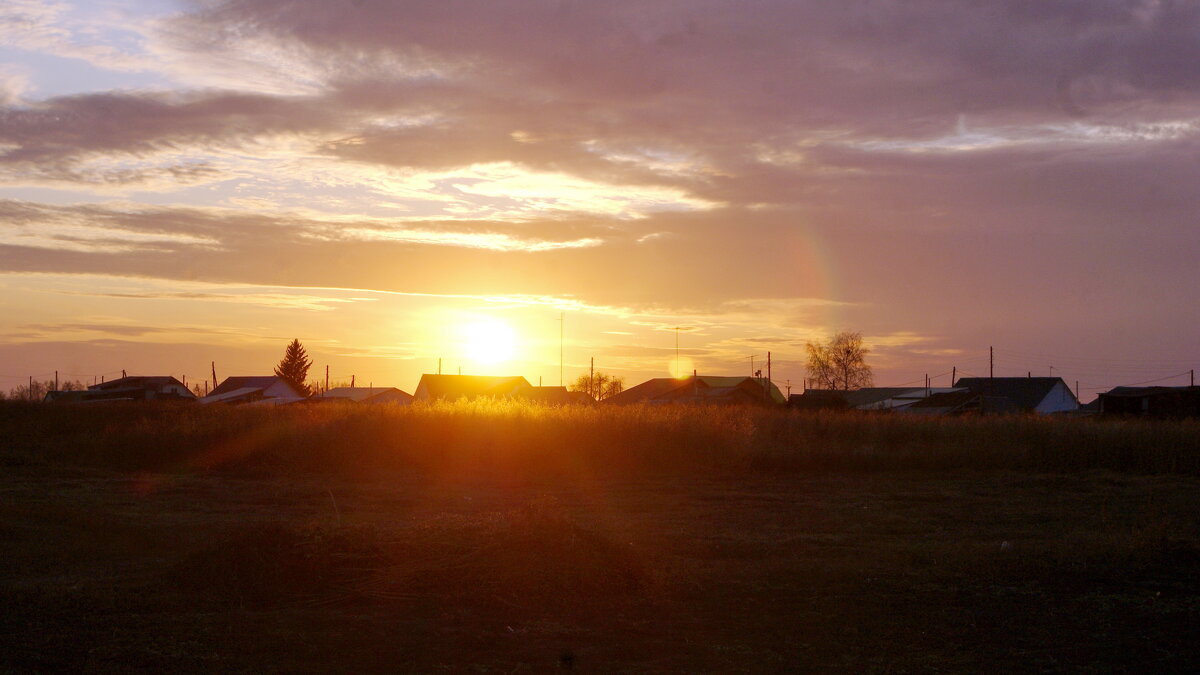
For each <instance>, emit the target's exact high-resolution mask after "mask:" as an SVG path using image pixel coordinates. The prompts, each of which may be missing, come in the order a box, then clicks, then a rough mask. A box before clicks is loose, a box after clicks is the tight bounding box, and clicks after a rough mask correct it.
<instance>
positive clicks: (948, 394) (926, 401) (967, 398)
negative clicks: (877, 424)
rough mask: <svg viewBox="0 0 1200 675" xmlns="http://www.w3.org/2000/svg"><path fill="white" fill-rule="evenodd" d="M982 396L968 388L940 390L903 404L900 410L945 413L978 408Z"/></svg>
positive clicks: (931, 413)
mask: <svg viewBox="0 0 1200 675" xmlns="http://www.w3.org/2000/svg"><path fill="white" fill-rule="evenodd" d="M981 398H982V396H981V395H980V394H978V393H976V392H973V391H971V390H970V389H961V390H958V391H942V392H937V393H934V394H930V395H929V396H927V397H925V398H923V399H921V400H919V401H917V402H915V403H913V404H912V405H908V406H905V407H904V408H902V409H901V412H906V413H918V414H924V415H947V414H952V413H958V412H964V411H966V410H968V409H972V408H973V409H975V410H978V409H979V407H980V399H981Z"/></svg>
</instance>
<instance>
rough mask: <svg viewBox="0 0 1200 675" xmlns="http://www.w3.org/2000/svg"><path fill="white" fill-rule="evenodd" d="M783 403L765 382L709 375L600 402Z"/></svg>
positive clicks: (646, 386)
mask: <svg viewBox="0 0 1200 675" xmlns="http://www.w3.org/2000/svg"><path fill="white" fill-rule="evenodd" d="M786 402H787V400H786V399H785V398H784V397H783V393H782V392H780V391H779V388H778V387H776V386H775V385H774V384H771V383H770V382H768V381H767V380H766V379H765V378H761V377H717V376H711V375H701V376H698V377H697V376H693V377H686V378H682V379H676V378H671V377H658V378H654V379H652V380H647V381H645V382H643V383H641V384H639V385H637V386H635V387H630V388H629V389H626V390H625V391H623V392H621V393H619V394H616V395H614V396H610V397H608V398H606V399H604V403H612V404H615V405H628V404H633V403H644V404H646V405H663V404H671V403H687V404H697V405H739V404H743V405H747V404H748V405H781V404H784V403H786Z"/></svg>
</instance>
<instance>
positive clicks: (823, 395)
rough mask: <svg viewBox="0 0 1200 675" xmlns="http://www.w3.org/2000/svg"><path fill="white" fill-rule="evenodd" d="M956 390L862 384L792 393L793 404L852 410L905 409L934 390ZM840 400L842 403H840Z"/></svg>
mask: <svg viewBox="0 0 1200 675" xmlns="http://www.w3.org/2000/svg"><path fill="white" fill-rule="evenodd" d="M954 391H957V390H956V389H953V388H947V387H931V388H928V389H927V388H925V387H919V388H913V387H863V388H862V389H850V390H840V389H809V390H807V391H805V392H804V393H803V394H800V395H799V396H793V397H792V398H793V399H794V402H789V404H790V405H791V406H792V407H794V408H800V409H808V410H821V409H833V408H839V407H840V408H849V409H853V410H885V411H886V410H903V409H905V408H908V407H909V406H911V405H913V404H915V403H916V402H918V401H921V400H923V399H925V398H926V397H927V396H930V395H933V394H947V393H952V392H954ZM838 401H840V403H837V402H838Z"/></svg>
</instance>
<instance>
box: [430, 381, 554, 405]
mask: <svg viewBox="0 0 1200 675" xmlns="http://www.w3.org/2000/svg"><path fill="white" fill-rule="evenodd" d="M531 389H533V386H532V385H530V384H529V381H528V380H526V379H525V378H523V377H520V376H518V375H513V376H493V375H422V376H421V381H420V382H419V383H418V384H417V390H416V391H415V392H413V399H414V400H417V401H457V400H459V399H463V398H465V399H467V400H474V399H477V398H527V397H528V396H529V393H530V390H531Z"/></svg>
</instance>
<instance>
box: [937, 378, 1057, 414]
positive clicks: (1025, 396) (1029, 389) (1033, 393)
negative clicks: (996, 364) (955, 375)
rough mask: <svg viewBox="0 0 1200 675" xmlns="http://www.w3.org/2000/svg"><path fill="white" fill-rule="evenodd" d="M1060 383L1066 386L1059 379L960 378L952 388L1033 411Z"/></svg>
mask: <svg viewBox="0 0 1200 675" xmlns="http://www.w3.org/2000/svg"><path fill="white" fill-rule="evenodd" d="M1060 383H1061V384H1062V385H1063V386H1064V387H1066V386H1067V383H1066V382H1063V379H1062V378H1061V377H961V378H959V380H958V382H955V383H954V386H956V387H965V388H967V389H970V390H971V391H973V392H975V393H977V394H983V395H984V396H988V397H1000V398H1006V399H1008V400H1009V401H1012V403H1013V405H1014V406H1016V407H1017V408H1018V409H1020V410H1033V409H1034V408H1036V407H1037V406H1038V404H1039V403H1041V402H1042V401H1044V400H1045V399H1046V397H1047V396H1049V395H1050V392H1051V391H1052V390H1053V389H1054V387H1055V386H1056V385H1058V384H1060ZM1067 391H1068V392H1069V391H1070V389H1069V388H1068V389H1067ZM1072 396H1074V394H1072Z"/></svg>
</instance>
